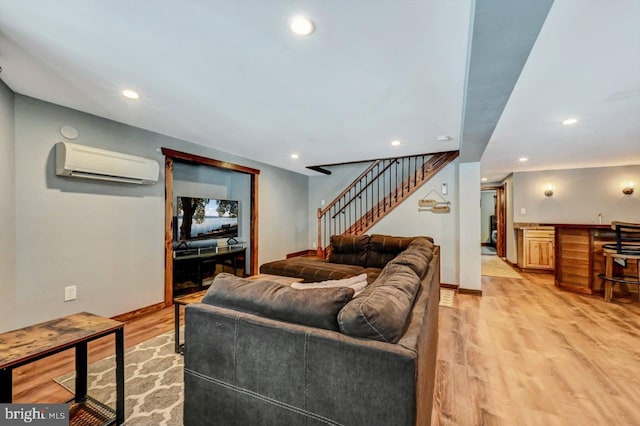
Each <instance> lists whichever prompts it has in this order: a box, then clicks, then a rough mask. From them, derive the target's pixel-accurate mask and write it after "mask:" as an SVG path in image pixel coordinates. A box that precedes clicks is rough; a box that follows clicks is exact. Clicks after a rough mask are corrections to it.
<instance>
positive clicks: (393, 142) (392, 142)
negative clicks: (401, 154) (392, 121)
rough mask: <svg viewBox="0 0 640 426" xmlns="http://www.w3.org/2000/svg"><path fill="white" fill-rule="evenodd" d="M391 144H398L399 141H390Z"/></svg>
mask: <svg viewBox="0 0 640 426" xmlns="http://www.w3.org/2000/svg"><path fill="white" fill-rule="evenodd" d="M391 145H393V146H398V145H400V141H397V140H396V141H391Z"/></svg>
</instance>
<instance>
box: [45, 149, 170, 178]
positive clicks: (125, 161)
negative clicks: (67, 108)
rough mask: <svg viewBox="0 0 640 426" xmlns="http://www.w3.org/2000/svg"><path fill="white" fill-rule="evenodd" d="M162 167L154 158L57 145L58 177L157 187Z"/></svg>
mask: <svg viewBox="0 0 640 426" xmlns="http://www.w3.org/2000/svg"><path fill="white" fill-rule="evenodd" d="M159 173H160V166H159V165H158V162H157V161H155V160H152V159H150V158H144V157H137V156H135V155H129V154H123V153H121V152H114V151H107V150H105V149H99V148H93V147H90V146H84V145H78V144H75V143H69V142H58V143H57V144H56V175H58V176H68V177H75V178H83V179H98V180H106V181H112V182H124V183H137V184H147V185H148V184H153V183H156V182H157V181H158V175H159Z"/></svg>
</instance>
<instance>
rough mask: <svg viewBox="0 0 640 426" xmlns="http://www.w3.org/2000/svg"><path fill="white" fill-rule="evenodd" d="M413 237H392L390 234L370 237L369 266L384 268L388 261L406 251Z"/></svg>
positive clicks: (367, 264)
mask: <svg viewBox="0 0 640 426" xmlns="http://www.w3.org/2000/svg"><path fill="white" fill-rule="evenodd" d="M411 241H413V238H411V237H392V236H390V235H378V234H374V235H372V236H371V237H370V238H369V250H368V251H367V263H366V266H367V267H374V268H384V267H385V265H386V264H387V262H389V261H390V260H391V259H393V258H394V257H396V256H397V255H398V254H400V253H401V252H402V251H404V250H405V249H406V248H407V247H408V246H409V243H411Z"/></svg>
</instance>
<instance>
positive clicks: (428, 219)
mask: <svg viewBox="0 0 640 426" xmlns="http://www.w3.org/2000/svg"><path fill="white" fill-rule="evenodd" d="M458 166H459V164H458V160H455V161H453V162H452V163H451V164H449V165H447V166H446V167H445V168H444V169H443V170H441V171H440V173H438V174H437V175H435V176H434V177H433V178H431V180H429V181H428V182H427V183H425V184H424V185H423V186H422V187H421V188H420V189H418V191H416V192H415V193H414V194H412V195H411V196H410V197H409V198H407V199H406V200H405V201H404V202H403V203H402V204H400V205H399V206H398V207H396V208H395V210H394V211H393V212H391V213H390V214H388V215H387V216H385V217H384V218H383V219H382V220H381V221H380V222H378V223H377V224H376V225H375V226H374V227H373V228H371V230H369V234H389V235H400V236H414V235H426V236H430V237H433V240H434V242H435V244H438V245H440V256H441V259H440V274H441V277H440V279H441V281H442V282H443V283H447V284H459V271H458V268H459V264H458V250H459V241H458V239H459V235H458V227H459V225H458V214H457V210H458V203H457V200H458ZM445 182H446V183H447V184H448V185H447V186H448V189H449V191H448V194H447V195H445V199H446V200H448V201H451V212H450V213H445V214H435V213H431V212H427V211H418V200H419V199H421V198H424V197H425V196H426V195H427V194H428V193H429V192H430V191H431V190H436V191H440V190H441V188H442V184H443V183H445ZM428 198H436V199H438V198H439V197H438V196H435V195H433V194H431V195H430V196H429V197H428ZM477 220H479V219H477ZM475 247H476V248H477V250H478V253H479V252H480V247H479V246H478V245H477V243H476V245H475Z"/></svg>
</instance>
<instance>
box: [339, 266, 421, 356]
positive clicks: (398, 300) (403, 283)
mask: <svg viewBox="0 0 640 426" xmlns="http://www.w3.org/2000/svg"><path fill="white" fill-rule="evenodd" d="M419 289H420V278H418V276H417V275H416V273H415V272H413V270H412V269H411V268H410V267H408V266H405V265H388V266H387V267H386V268H384V270H383V271H382V273H381V274H380V276H379V277H378V279H376V281H375V282H373V283H372V284H371V285H369V286H368V287H367V288H366V289H365V290H364V291H363V292H362V293H360V294H359V295H358V297H355V298H354V299H353V300H352V301H350V302H349V303H347V304H346V305H345V307H344V308H343V309H342V310H341V311H340V313H339V314H338V324H340V330H341V331H342V332H343V333H344V334H348V335H350V336H354V337H364V338H367V339H374V340H381V341H383V342H389V343H396V342H397V341H398V340H399V339H400V337H402V334H403V333H404V330H405V328H406V324H407V319H408V318H409V314H410V313H411V309H412V307H413V302H414V300H415V297H416V294H418V291H419Z"/></svg>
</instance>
